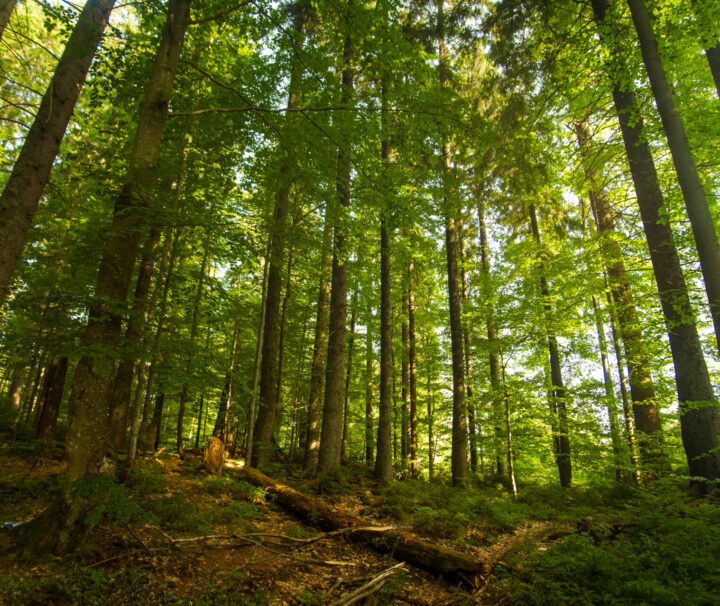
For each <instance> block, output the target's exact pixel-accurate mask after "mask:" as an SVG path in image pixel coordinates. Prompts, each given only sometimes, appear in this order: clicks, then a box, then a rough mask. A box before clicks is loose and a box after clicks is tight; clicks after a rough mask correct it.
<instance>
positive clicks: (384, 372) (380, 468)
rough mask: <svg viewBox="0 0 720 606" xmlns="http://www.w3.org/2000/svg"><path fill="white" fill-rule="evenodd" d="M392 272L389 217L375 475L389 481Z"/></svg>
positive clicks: (383, 258) (383, 244)
mask: <svg viewBox="0 0 720 606" xmlns="http://www.w3.org/2000/svg"><path fill="white" fill-rule="evenodd" d="M382 157H383V160H384V161H388V159H389V157H390V142H389V141H388V140H387V139H385V140H383V142H382ZM391 284H392V283H391V274H390V236H389V234H388V228H387V219H386V218H385V217H384V216H383V217H382V218H381V223H380V403H379V405H378V427H377V456H376V458H375V478H376V479H377V480H380V481H381V482H389V481H390V480H392V475H393V464H392V460H393V452H392V450H393V449H392V408H393V406H392V376H393V369H392V359H393V356H392V298H391V296H392V295H391Z"/></svg>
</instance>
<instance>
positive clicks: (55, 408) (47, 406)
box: [34, 356, 68, 439]
mask: <svg viewBox="0 0 720 606" xmlns="http://www.w3.org/2000/svg"><path fill="white" fill-rule="evenodd" d="M67 368H68V359H67V358H66V357H65V356H61V357H58V358H53V359H52V360H50V363H49V364H48V367H47V369H46V370H45V378H44V380H43V386H42V392H41V393H40V399H39V400H38V406H37V408H38V413H37V415H36V418H37V421H36V423H35V434H34V437H35V439H39V438H49V437H50V436H52V434H53V432H54V431H55V425H56V424H57V419H58V414H59V413H60V405H61V404H62V397H63V391H64V389H65V376H66V375H67Z"/></svg>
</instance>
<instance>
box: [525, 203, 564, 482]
mask: <svg viewBox="0 0 720 606" xmlns="http://www.w3.org/2000/svg"><path fill="white" fill-rule="evenodd" d="M528 213H529V215H530V230H531V232H532V237H533V239H534V240H535V243H536V244H537V246H538V247H540V230H539V229H538V222H537V215H536V213H535V205H534V204H530V206H529V207H528ZM538 256H539V257H540V258H542V257H541V255H540V253H538ZM538 272H539V274H540V295H541V297H542V307H543V311H544V314H545V333H546V335H547V346H548V358H549V363H550V381H551V387H550V393H549V399H550V414H551V415H552V417H553V422H552V424H553V425H554V427H555V430H554V432H553V433H554V435H553V444H554V450H555V460H556V462H557V466H558V474H559V476H560V486H562V487H563V488H568V487H569V486H570V484H571V483H572V464H571V461H570V435H569V428H568V418H567V402H566V391H565V385H564V382H563V378H562V366H561V363H560V351H559V349H558V344H557V337H556V336H555V331H554V329H553V321H552V307H551V305H550V288H549V286H548V283H547V278H546V277H545V266H544V263H543V262H542V261H539V262H538Z"/></svg>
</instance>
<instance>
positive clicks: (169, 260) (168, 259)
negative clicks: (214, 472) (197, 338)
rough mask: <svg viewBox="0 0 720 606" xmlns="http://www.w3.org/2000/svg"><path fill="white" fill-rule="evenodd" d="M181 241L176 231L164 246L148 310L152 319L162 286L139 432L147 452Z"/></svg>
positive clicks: (151, 445) (153, 441) (163, 358)
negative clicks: (163, 335) (171, 287)
mask: <svg viewBox="0 0 720 606" xmlns="http://www.w3.org/2000/svg"><path fill="white" fill-rule="evenodd" d="M170 241H172V243H170ZM179 241H180V230H179V229H176V230H175V231H174V233H173V236H172V238H170V239H166V241H165V244H164V245H163V254H162V259H161V263H160V271H159V275H158V284H157V286H156V287H155V290H154V291H153V296H152V299H151V300H150V308H149V310H148V318H150V317H152V316H153V315H154V310H155V306H156V304H157V299H158V294H157V293H158V291H159V290H160V289H161V288H160V285H161V284H162V294H161V295H159V296H160V311H159V313H158V323H157V327H156V329H155V337H154V339H153V345H152V348H151V356H152V362H151V364H150V369H149V370H148V375H147V384H146V389H145V400H144V403H143V414H142V423H141V425H140V429H139V430H138V435H139V437H140V440H141V442H140V447H141V448H142V449H145V450H148V449H151V448H153V444H154V443H155V438H153V439H152V440H146V439H145V438H146V436H147V435H149V434H148V426H149V423H150V418H151V417H150V413H151V410H152V395H153V387H154V377H155V372H156V370H157V367H158V366H162V365H163V364H164V363H165V354H164V353H161V354H160V355H159V357H158V354H159V349H160V341H161V338H162V334H163V330H164V327H165V320H166V318H167V304H168V295H169V294H170V286H171V284H172V277H173V274H174V272H175V263H176V261H177V257H178V248H179ZM168 249H169V250H168ZM165 267H167V273H166V271H165ZM165 274H166V275H165ZM163 275H165V279H164V280H161V279H160V278H161V276H163ZM138 388H140V382H139V381H138ZM157 431H158V432H159V431H160V427H159V426H158V429H157ZM131 448H132V447H131ZM128 458H129V459H130V460H132V459H134V456H131V457H128Z"/></svg>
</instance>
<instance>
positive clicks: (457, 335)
mask: <svg viewBox="0 0 720 606" xmlns="http://www.w3.org/2000/svg"><path fill="white" fill-rule="evenodd" d="M437 25H438V63H439V67H438V72H439V80H440V87H441V88H442V89H445V88H447V87H448V86H449V82H448V65H447V62H448V58H447V54H448V53H447V48H446V46H445V8H444V0H439V2H438V16H437ZM450 163H451V151H450V142H449V141H445V142H444V143H443V145H442V150H441V171H442V180H443V189H444V193H443V195H444V197H445V206H446V207H447V206H448V204H449V198H450V192H449V191H448V188H449V183H448V180H449V172H450ZM457 248H458V243H457V231H456V225H455V216H454V209H450V208H446V210H445V250H446V253H447V276H448V308H449V312H450V349H451V353H452V375H453V420H452V454H451V471H452V479H453V484H456V485H457V484H464V483H465V482H466V481H467V478H468V475H469V470H468V461H467V442H468V431H467V411H466V410H465V368H464V364H465V359H464V355H463V334H462V309H461V302H460V280H459V276H458V267H457V259H458V253H457Z"/></svg>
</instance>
